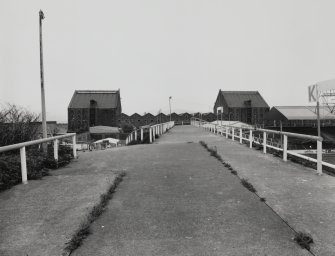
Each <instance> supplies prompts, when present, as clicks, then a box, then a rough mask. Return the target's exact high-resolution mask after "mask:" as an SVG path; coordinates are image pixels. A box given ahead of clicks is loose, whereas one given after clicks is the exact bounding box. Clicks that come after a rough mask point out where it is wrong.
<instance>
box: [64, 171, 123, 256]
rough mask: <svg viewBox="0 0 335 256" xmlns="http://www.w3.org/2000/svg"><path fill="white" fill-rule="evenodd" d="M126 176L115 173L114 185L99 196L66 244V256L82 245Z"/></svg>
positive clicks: (121, 173)
mask: <svg viewBox="0 0 335 256" xmlns="http://www.w3.org/2000/svg"><path fill="white" fill-rule="evenodd" d="M125 175H126V173H125V172H120V173H117V176H116V178H115V181H114V183H113V184H112V185H111V186H110V187H109V189H108V190H107V192H106V193H104V194H102V195H101V196H100V201H99V202H98V203H97V204H96V205H95V206H93V208H92V210H91V211H90V212H89V214H88V215H87V217H86V219H85V220H84V221H82V222H81V224H80V226H79V228H78V230H77V231H76V232H75V233H74V234H73V236H72V238H71V239H70V241H69V242H67V243H66V247H65V249H64V252H65V253H66V255H71V253H72V252H73V251H74V250H76V249H77V248H78V247H79V246H80V245H82V243H83V241H84V239H85V238H86V237H87V236H89V235H90V234H91V228H90V226H91V223H93V222H94V221H95V220H96V219H97V218H98V217H99V216H100V215H101V214H102V213H103V212H104V211H105V210H106V206H107V204H108V202H109V200H110V199H112V197H113V194H114V192H115V189H116V188H117V186H118V185H119V184H120V182H121V181H122V180H123V177H124V176H125Z"/></svg>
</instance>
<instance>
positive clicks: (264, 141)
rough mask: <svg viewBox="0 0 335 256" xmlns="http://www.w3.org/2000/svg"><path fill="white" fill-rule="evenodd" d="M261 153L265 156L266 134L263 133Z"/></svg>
mask: <svg viewBox="0 0 335 256" xmlns="http://www.w3.org/2000/svg"><path fill="white" fill-rule="evenodd" d="M263 153H264V154H266V132H263Z"/></svg>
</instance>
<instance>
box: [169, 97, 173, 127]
mask: <svg viewBox="0 0 335 256" xmlns="http://www.w3.org/2000/svg"><path fill="white" fill-rule="evenodd" d="M171 99H172V96H170V97H169V106H170V122H171Z"/></svg>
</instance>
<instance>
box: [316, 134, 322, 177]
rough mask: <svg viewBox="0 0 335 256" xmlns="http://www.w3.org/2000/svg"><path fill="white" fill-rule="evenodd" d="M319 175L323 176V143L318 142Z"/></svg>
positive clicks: (317, 169)
mask: <svg viewBox="0 0 335 256" xmlns="http://www.w3.org/2000/svg"><path fill="white" fill-rule="evenodd" d="M316 143H317V160H318V162H317V168H316V171H317V174H318V175H322V141H319V140H318V141H317V142H316Z"/></svg>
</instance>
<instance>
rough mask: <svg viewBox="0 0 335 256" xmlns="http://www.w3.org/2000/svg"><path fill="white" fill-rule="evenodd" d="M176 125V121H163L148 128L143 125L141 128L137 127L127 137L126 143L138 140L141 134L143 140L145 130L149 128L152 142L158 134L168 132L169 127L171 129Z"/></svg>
mask: <svg viewBox="0 0 335 256" xmlns="http://www.w3.org/2000/svg"><path fill="white" fill-rule="evenodd" d="M174 125H175V122H174V121H171V122H166V123H161V124H154V125H150V126H149V127H148V128H144V127H141V128H139V129H135V130H134V131H132V132H131V133H129V135H128V136H127V138H126V145H128V144H129V143H130V142H132V141H134V140H135V141H137V137H138V136H140V139H141V141H143V140H144V130H145V129H149V141H150V143H152V142H153V141H155V139H156V134H157V135H162V134H164V133H166V132H167V131H168V130H169V129H171V128H172V127H173V126H174Z"/></svg>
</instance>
